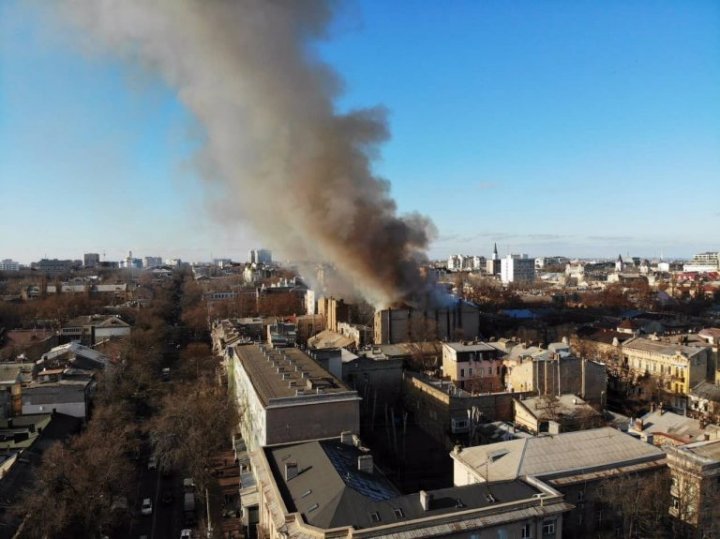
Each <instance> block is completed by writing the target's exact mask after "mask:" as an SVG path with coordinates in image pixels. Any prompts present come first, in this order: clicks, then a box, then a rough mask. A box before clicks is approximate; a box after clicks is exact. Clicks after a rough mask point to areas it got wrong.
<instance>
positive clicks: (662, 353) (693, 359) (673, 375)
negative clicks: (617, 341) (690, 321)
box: [622, 337, 711, 395]
mask: <svg viewBox="0 0 720 539" xmlns="http://www.w3.org/2000/svg"><path fill="white" fill-rule="evenodd" d="M710 354H711V349H710V348H709V347H702V346H689V345H684V344H675V343H669V342H663V341H660V340H654V339H647V338H644V337H635V338H634V339H629V340H627V341H625V343H623V345H622V360H623V363H624V364H625V365H626V366H627V368H628V369H629V370H630V371H631V372H633V373H635V374H637V375H640V376H642V375H645V374H648V375H650V376H652V377H653V378H656V379H657V380H658V381H659V382H660V385H661V387H662V389H664V390H665V391H668V392H671V393H676V394H679V395H688V394H689V393H690V390H691V389H692V388H693V387H694V386H696V385H697V384H699V383H700V382H704V381H705V378H706V376H707V365H708V360H709V358H710Z"/></svg>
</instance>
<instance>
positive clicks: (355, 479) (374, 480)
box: [248, 433, 572, 539]
mask: <svg viewBox="0 0 720 539" xmlns="http://www.w3.org/2000/svg"><path fill="white" fill-rule="evenodd" d="M255 457H256V458H255V462H254V464H255V468H254V469H255V476H256V478H257V486H258V488H257V494H258V502H259V511H258V522H257V529H258V534H259V535H260V536H262V537H266V538H269V539H281V538H287V537H293V538H297V539H305V538H308V539H310V538H312V539H324V538H328V539H329V538H333V539H340V538H348V539H349V538H358V539H360V538H363V539H364V538H376V537H377V538H379V537H453V538H457V539H471V538H481V537H487V538H490V537H492V538H497V537H506V538H520V537H525V538H529V537H536V538H540V537H542V538H543V539H551V538H560V537H561V536H562V530H563V515H564V513H566V512H567V511H568V510H570V509H571V508H572V505H570V504H568V503H566V502H565V501H564V500H563V497H562V496H561V495H560V494H559V493H558V491H557V490H555V489H553V488H552V487H549V486H548V485H546V484H543V483H542V482H540V481H536V480H533V479H531V478H530V479H525V478H517V479H514V480H511V481H503V482H497V483H484V484H472V485H464V486H456V487H449V488H442V489H437V490H427V491H426V490H421V491H419V492H413V493H410V494H403V493H401V492H400V491H399V490H398V489H397V488H396V487H395V486H394V485H393V484H392V483H390V481H388V480H387V479H386V478H385V477H384V476H383V475H382V473H381V472H380V471H379V470H378V469H377V468H376V467H375V466H374V463H373V457H372V455H371V454H370V452H369V450H368V449H366V448H364V447H362V446H361V445H359V440H358V439H357V437H355V436H352V435H350V434H349V433H343V434H342V435H341V437H340V438H335V439H332V440H323V441H311V442H306V443H300V444H292V445H284V446H280V447H273V448H266V449H265V450H264V451H261V452H258V453H257V454H256V455H255ZM251 514H252V513H251ZM248 524H254V523H252V522H248Z"/></svg>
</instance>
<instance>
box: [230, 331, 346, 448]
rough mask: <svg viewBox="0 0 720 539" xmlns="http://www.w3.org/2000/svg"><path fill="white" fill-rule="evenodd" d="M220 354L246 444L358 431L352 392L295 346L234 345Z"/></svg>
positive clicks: (327, 436)
mask: <svg viewBox="0 0 720 539" xmlns="http://www.w3.org/2000/svg"><path fill="white" fill-rule="evenodd" d="M225 358H226V361H227V363H228V373H229V375H230V377H231V379H232V387H233V388H234V390H235V397H236V398H237V402H238V409H239V410H240V416H241V422H240V424H241V425H242V432H243V438H244V439H245V441H246V443H247V445H248V448H250V449H254V448H257V447H263V446H268V445H276V444H283V443H292V442H297V441H302V440H313V439H319V438H329V437H332V436H335V435H336V434H337V433H338V432H341V431H345V430H350V431H353V432H358V431H359V427H360V424H359V423H360V397H359V395H358V393H357V391H353V390H351V389H350V388H348V387H347V386H346V385H345V384H343V383H342V382H341V381H340V380H339V379H338V378H336V377H335V376H333V375H332V374H330V373H329V372H328V371H326V370H325V369H323V368H322V367H321V366H320V365H319V364H318V363H317V362H315V361H314V360H313V359H312V358H311V357H309V356H308V355H306V354H305V353H303V352H302V351H300V350H298V349H297V348H270V347H269V346H265V345H254V344H236V345H234V346H230V347H228V348H227V349H226V354H225Z"/></svg>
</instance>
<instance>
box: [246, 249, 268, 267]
mask: <svg viewBox="0 0 720 539" xmlns="http://www.w3.org/2000/svg"><path fill="white" fill-rule="evenodd" d="M250 263H251V264H272V252H270V251H268V250H267V249H253V250H252V251H250Z"/></svg>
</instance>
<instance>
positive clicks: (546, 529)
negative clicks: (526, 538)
mask: <svg viewBox="0 0 720 539" xmlns="http://www.w3.org/2000/svg"><path fill="white" fill-rule="evenodd" d="M543 535H555V521H554V520H545V521H543Z"/></svg>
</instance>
